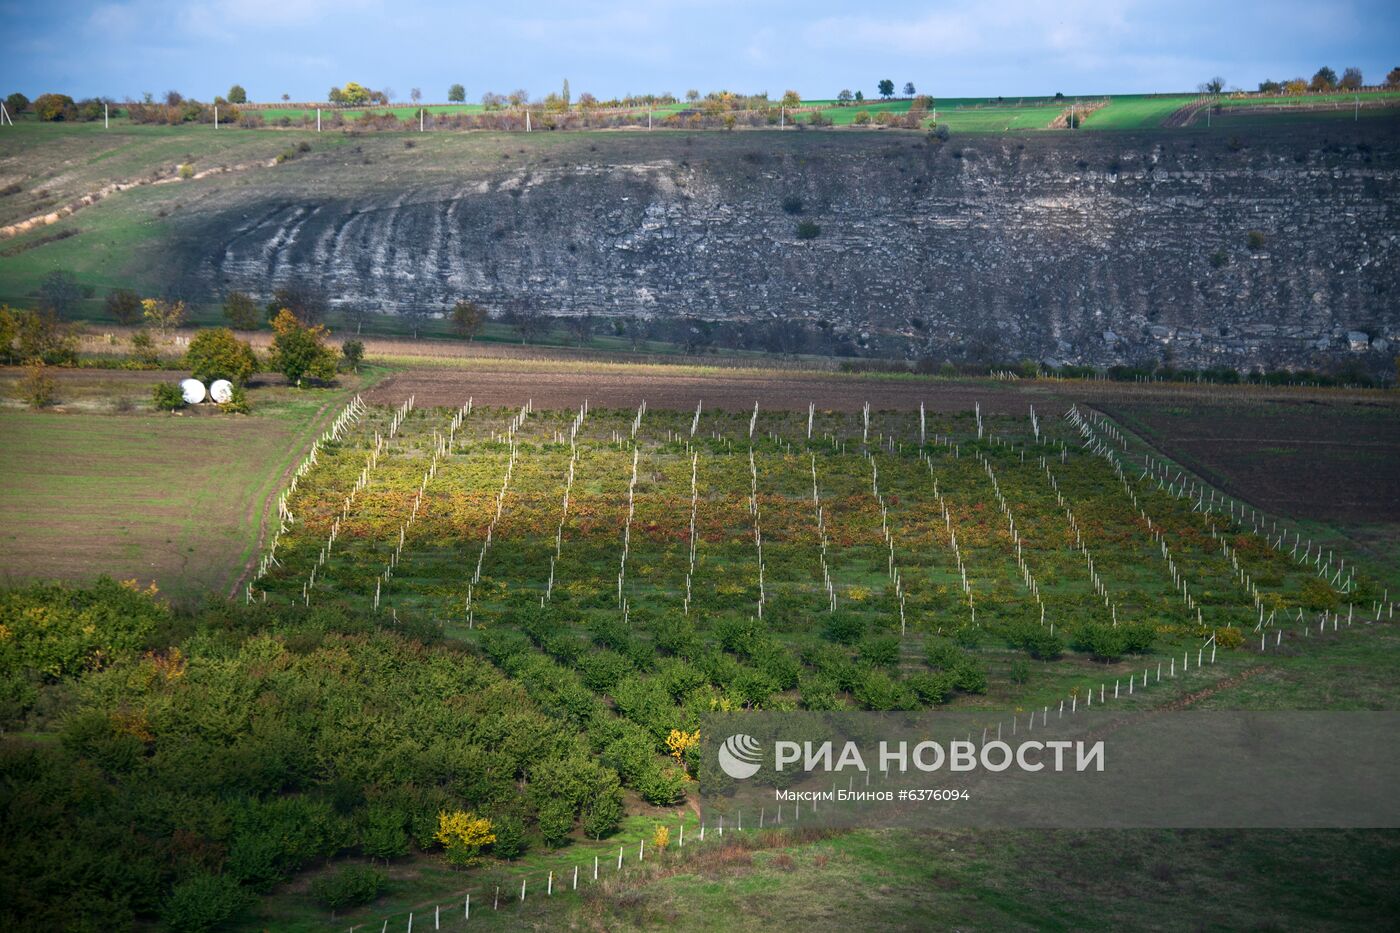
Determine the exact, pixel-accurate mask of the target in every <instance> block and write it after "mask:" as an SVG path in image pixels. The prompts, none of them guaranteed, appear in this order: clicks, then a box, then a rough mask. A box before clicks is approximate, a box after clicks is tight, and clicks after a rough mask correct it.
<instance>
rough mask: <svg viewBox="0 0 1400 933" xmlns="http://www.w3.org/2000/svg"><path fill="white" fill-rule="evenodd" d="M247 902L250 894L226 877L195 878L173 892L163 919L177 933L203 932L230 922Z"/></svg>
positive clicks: (165, 908)
mask: <svg viewBox="0 0 1400 933" xmlns="http://www.w3.org/2000/svg"><path fill="white" fill-rule="evenodd" d="M247 902H248V895H247V894H246V893H245V892H244V891H243V889H242V888H240V887H239V886H238V882H236V881H234V880H233V879H232V878H230V877H228V876H227V875H210V874H199V875H195V876H193V877H191V878H189V879H187V880H185V881H182V882H181V883H180V884H177V885H176V886H175V888H174V889H173V890H172V891H171V892H170V897H169V898H167V899H166V901H165V905H164V907H162V909H161V913H160V916H161V919H162V920H164V921H165V924H166V926H168V927H170V929H172V930H176V931H178V933H202V931H204V930H212V929H213V928H214V927H216V926H218V925H219V924H221V923H223V922H224V921H226V920H229V919H231V918H232V917H233V916H234V915H235V914H236V913H238V911H240V910H241V909H243V906H244V905H245V904H246V903H247Z"/></svg>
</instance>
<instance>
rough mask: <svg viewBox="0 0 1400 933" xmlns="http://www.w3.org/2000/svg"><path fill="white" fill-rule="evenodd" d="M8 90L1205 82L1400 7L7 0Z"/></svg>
mask: <svg viewBox="0 0 1400 933" xmlns="http://www.w3.org/2000/svg"><path fill="white" fill-rule="evenodd" d="M0 21H3V22H4V23H5V24H6V29H5V40H4V42H5V45H4V53H3V57H2V58H0V94H6V93H9V92H10V91H12V90H21V91H23V92H25V93H26V94H28V95H29V96H31V97H33V96H35V95H36V94H38V93H41V92H44V91H50V90H53V91H62V92H65V93H68V94H71V95H73V96H75V97H82V96H91V95H108V96H111V97H115V98H118V99H121V98H123V97H126V96H133V97H136V96H139V95H140V94H141V93H142V92H143V91H151V92H153V93H157V94H160V93H163V92H164V91H166V90H167V89H170V88H175V89H178V90H180V91H181V92H183V93H185V94H186V95H189V96H194V97H198V98H201V99H206V100H207V99H209V98H211V97H213V95H215V94H221V93H224V92H225V91H226V90H227V88H228V86H229V85H230V84H232V83H233V82H235V81H236V82H239V83H241V84H242V85H244V87H246V88H247V89H248V93H249V95H250V97H251V99H253V100H275V99H279V98H280V97H281V95H282V94H283V93H287V94H290V95H291V96H292V98H293V99H294V100H320V99H324V97H325V94H326V92H327V90H328V89H329V88H330V86H331V85H332V84H343V83H344V82H346V81H350V80H355V81H359V82H361V83H364V84H367V85H369V86H371V87H376V88H382V87H385V86H388V87H390V88H393V89H394V91H396V92H397V95H398V98H399V99H406V98H407V97H408V93H409V89H410V88H413V87H420V88H422V89H423V95H424V98H425V99H426V100H430V101H440V100H443V99H445V97H446V92H447V87H448V85H449V84H451V83H453V82H461V83H462V84H463V85H465V86H466V88H467V94H468V99H469V100H476V99H478V98H479V97H480V95H481V93H482V92H483V91H487V90H494V91H508V90H511V89H513V88H525V89H526V90H528V91H530V92H531V94H532V95H534V96H537V97H538V96H542V95H543V94H544V93H546V92H547V91H551V90H555V89H557V88H558V87H559V85H560V83H561V81H562V80H563V79H564V78H568V79H569V82H570V85H571V88H572V90H573V93H574V95H575V96H577V95H578V94H579V93H581V92H583V91H591V92H593V93H594V94H597V95H598V96H599V97H610V96H613V95H619V94H624V93H628V92H643V91H671V92H673V93H676V94H681V93H683V92H684V91H685V90H686V89H687V88H697V89H699V90H701V91H709V90H715V89H719V88H729V89H732V90H741V91H760V90H766V91H768V92H769V93H771V94H773V95H775V96H776V95H778V94H780V93H782V91H783V90H785V89H787V88H794V89H796V90H798V91H799V92H800V93H802V94H803V95H804V96H806V97H823V96H824V97H829V96H834V95H835V93H836V92H837V91H839V90H840V89H842V88H850V89H851V90H857V89H860V90H863V91H865V93H866V94H867V95H871V94H873V93H874V91H875V82H876V81H877V80H878V79H880V78H883V77H889V78H892V79H894V80H895V81H896V82H897V83H898V84H899V85H903V83H904V82H905V81H913V82H914V83H915V85H916V86H917V87H918V88H919V90H920V91H926V92H929V93H932V94H934V95H936V96H939V97H958V96H983V95H996V94H1003V95H1007V96H1020V95H1035V94H1046V93H1054V92H1055V91H1063V92H1064V93H1066V94H1096V93H1110V94H1127V93H1135V92H1147V91H1162V90H1190V89H1193V88H1194V87H1195V86H1196V84H1198V83H1199V82H1200V81H1202V80H1204V79H1206V78H1208V77H1210V76H1212V75H1216V74H1219V75H1223V76H1224V77H1225V78H1226V79H1227V80H1228V81H1229V82H1230V84H1232V85H1239V86H1242V87H1247V88H1253V87H1254V86H1255V85H1256V84H1257V83H1258V82H1259V81H1260V80H1261V79H1263V78H1266V77H1272V78H1288V77H1291V76H1294V75H1311V74H1312V72H1313V71H1315V70H1316V69H1317V67H1318V66H1319V65H1322V64H1329V65H1331V66H1332V67H1333V68H1335V69H1336V70H1337V71H1338V72H1339V73H1340V72H1341V70H1342V69H1343V68H1344V67H1346V66H1348V65H1356V66H1358V67H1360V68H1361V69H1363V71H1364V73H1365V75H1366V78H1367V80H1368V81H1379V80H1380V79H1381V78H1382V77H1383V76H1384V74H1385V72H1387V71H1389V70H1390V69H1391V68H1393V67H1395V66H1397V65H1400V41H1397V40H1398V39H1400V3H1395V2H1394V0H1391V2H1370V0H1355V2H1348V0H1326V2H1321V3H1319V2H1296V0H1268V2H1256V0H1242V2H1237V0H1213V2H1188V3H1168V2H1163V0H1142V2H1137V0H1126V2H1124V0H1105V2H1097V3H1095V2H1084V0H1050V2H1046V0H993V2H982V3H967V2H960V3H944V2H933V3H927V2H923V3H921V2H913V3H898V2H896V3H885V4H856V3H852V2H849V0H848V2H835V0H808V2H800V3H799V2H791V0H771V2H770V0H746V2H738V0H710V2H704V3H698V2H686V0H621V2H608V3H604V2H593V0H573V2H557V0H534V2H530V3H522V4H519V5H515V4H511V3H495V4H479V3H460V2H459V3H453V2H445V0H394V2H388V0H182V2H173V0H110V2H95V3H94V2H87V3H84V2H77V0H46V2H44V3H42V4H37V3H34V2H33V0H0Z"/></svg>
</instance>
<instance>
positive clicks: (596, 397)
mask: <svg viewBox="0 0 1400 933" xmlns="http://www.w3.org/2000/svg"><path fill="white" fill-rule="evenodd" d="M678 369H679V368H678ZM410 395H413V396H415V397H416V399H417V405H419V406H420V407H421V406H425V405H441V406H447V405H460V404H462V403H463V402H464V401H466V400H467V398H468V397H469V396H470V397H471V398H473V399H474V400H475V402H476V403H477V404H479V405H505V406H513V405H520V404H521V403H523V402H524V401H525V400H526V399H532V400H533V401H534V404H535V406H536V407H537V408H574V407H576V406H578V405H579V403H581V402H582V401H583V400H584V399H588V401H589V404H591V405H593V406H596V407H604V408H632V407H636V406H637V405H638V404H640V403H641V402H642V401H643V400H645V401H646V403H647V405H648V406H650V407H652V408H669V409H679V410H682V411H684V410H687V409H693V408H694V407H695V406H696V404H697V403H699V402H701V401H703V402H704V405H705V407H706V408H710V409H720V410H725V411H749V410H752V408H753V406H754V402H758V404H759V407H760V408H761V409H766V410H769V411H775V410H776V411H806V409H807V406H808V404H815V405H816V406H817V408H818V409H821V410H827V411H859V410H860V408H861V406H862V405H864V404H865V403H866V402H869V403H870V407H871V408H872V409H875V410H917V409H918V407H919V403H920V402H923V403H924V404H925V406H926V407H927V408H928V409H929V410H930V411H971V410H972V408H973V405H974V404H977V403H980V404H981V406H982V410H983V411H986V412H1003V413H1015V414H1019V413H1025V412H1027V411H1028V410H1029V406H1030V405H1031V404H1034V405H1035V406H1036V411H1037V412H1039V413H1041V414H1044V415H1056V414H1060V413H1062V412H1063V411H1065V410H1066V409H1068V407H1069V404H1070V400H1069V398H1068V397H1067V396H1065V395H1062V394H1060V393H1059V392H1057V391H1055V390H1054V389H1053V388H1049V387H1047V384H1045V383H1035V382H1026V383H989V382H977V383H961V382H950V381H947V380H941V379H940V380H933V379H928V380H924V379H913V378H910V379H882V378H872V377H860V376H842V375H836V374H831V375H822V374H797V373H781V372H777V373H772V374H771V375H756V374H753V373H734V374H729V373H722V372H721V373H695V372H693V371H691V372H686V371H684V370H681V371H678V372H676V373H674V374H673V373H647V374H635V375H634V374H624V373H620V372H619V373H592V372H549V371H547V370H539V369H529V370H520V371H486V370H479V371H478V370H466V369H463V370H440V369H412V370H407V371H405V372H402V373H399V374H396V375H394V376H391V377H389V378H388V379H385V380H384V381H383V382H381V383H380V384H379V385H377V386H375V388H373V389H372V390H370V391H369V392H367V393H365V400H366V401H369V402H374V403H376V404H381V405H385V404H387V405H397V404H399V403H400V402H402V401H403V400H404V399H406V398H408V397H409V396H410Z"/></svg>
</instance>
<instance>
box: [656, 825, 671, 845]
mask: <svg viewBox="0 0 1400 933" xmlns="http://www.w3.org/2000/svg"><path fill="white" fill-rule="evenodd" d="M670 844H671V830H670V829H668V828H667V827H665V826H662V825H661V824H659V823H658V824H657V826H656V831H655V832H653V833H652V834H651V847H652V848H653V849H655V850H656V851H658V852H664V851H666V847H667V846H668V845H670Z"/></svg>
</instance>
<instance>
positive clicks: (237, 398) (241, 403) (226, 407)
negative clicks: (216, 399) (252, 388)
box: [219, 385, 253, 415]
mask: <svg viewBox="0 0 1400 933" xmlns="http://www.w3.org/2000/svg"><path fill="white" fill-rule="evenodd" d="M252 410H253V406H251V405H249V404H248V390H247V389H245V388H243V387H242V386H238V385H236V386H234V387H233V392H232V393H231V394H230V395H229V399H228V401H227V402H220V403H219V411H221V412H223V413H224V414H226V415H246V414H249V413H251V412H252Z"/></svg>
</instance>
